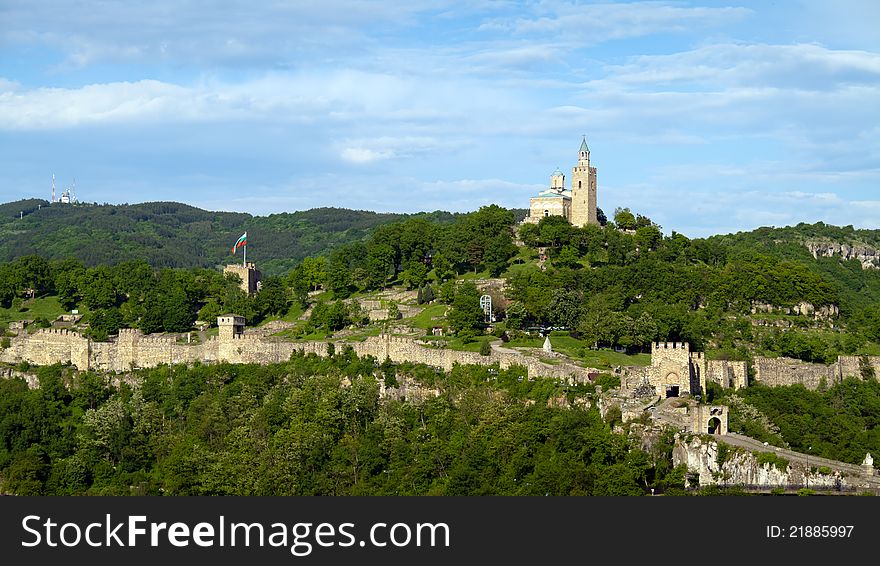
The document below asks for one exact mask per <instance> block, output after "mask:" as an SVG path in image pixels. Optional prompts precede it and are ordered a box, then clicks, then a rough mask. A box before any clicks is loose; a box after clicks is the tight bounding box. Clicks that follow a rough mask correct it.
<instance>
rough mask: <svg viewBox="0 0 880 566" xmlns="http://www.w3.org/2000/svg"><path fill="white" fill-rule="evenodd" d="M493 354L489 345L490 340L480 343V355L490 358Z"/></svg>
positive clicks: (484, 339)
mask: <svg viewBox="0 0 880 566" xmlns="http://www.w3.org/2000/svg"><path fill="white" fill-rule="evenodd" d="M491 353H492V346H491V345H490V344H489V339H488V338H483V339H482V340H481V341H480V355H481V356H488V355H490V354H491Z"/></svg>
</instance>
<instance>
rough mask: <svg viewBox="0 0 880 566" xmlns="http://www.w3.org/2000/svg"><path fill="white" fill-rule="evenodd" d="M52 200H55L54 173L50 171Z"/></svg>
mask: <svg viewBox="0 0 880 566" xmlns="http://www.w3.org/2000/svg"><path fill="white" fill-rule="evenodd" d="M52 202H55V173H52Z"/></svg>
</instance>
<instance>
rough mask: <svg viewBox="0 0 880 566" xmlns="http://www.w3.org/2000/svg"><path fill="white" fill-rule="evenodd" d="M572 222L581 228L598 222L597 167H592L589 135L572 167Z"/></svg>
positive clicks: (585, 138)
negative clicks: (588, 142)
mask: <svg viewBox="0 0 880 566" xmlns="http://www.w3.org/2000/svg"><path fill="white" fill-rule="evenodd" d="M571 223H572V224H573V225H574V226H577V227H579V228H581V227H583V226H586V225H587V224H588V223H589V224H598V223H599V219H598V217H597V216H596V168H595V167H590V148H589V147H587V137H586V136H584V139H583V141H581V148H580V149H579V150H578V162H577V165H575V166H574V167H572V169H571Z"/></svg>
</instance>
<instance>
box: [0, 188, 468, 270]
mask: <svg viewBox="0 0 880 566" xmlns="http://www.w3.org/2000/svg"><path fill="white" fill-rule="evenodd" d="M21 213H23V217H22V216H21ZM408 216H411V215H405V214H392V213H376V212H368V211H363V210H347V209H341V208H316V209H312V210H307V211H302V212H292V213H281V214H272V215H270V216H252V215H250V214H245V213H238V212H211V211H207V210H202V209H200V208H196V207H193V206H189V205H186V204H181V203H176V202H151V203H144V204H132V205H128V204H123V205H107V204H105V205H98V204H81V203H80V204H73V205H61V204H55V205H50V204H49V202H48V201H45V200H37V199H32V200H22V201H17V202H12V203H7V204H2V205H0V261H11V260H13V259H16V258H18V257H22V256H27V255H32V254H38V255H40V256H43V257H45V258H46V259H67V258H74V259H78V260H80V261H81V262H83V263H84V264H86V265H87V266H94V265H102V264H110V265H112V264H117V263H120V262H122V261H130V260H144V261H146V262H148V263H149V264H150V265H152V266H154V267H214V266H218V265H222V264H225V263H228V262H229V261H230V259H231V257H232V256H231V255H230V249H231V246H232V244H233V243H234V242H235V240H237V239H238V237H239V236H240V235H241V234H242V233H243V232H244V231H247V233H248V239H249V242H250V247H249V249H248V257H249V258H250V259H253V260H254V261H255V262H257V263H258V264H259V266H260V268H261V269H262V270H263V271H264V272H266V273H268V274H274V273H282V272H285V271H287V270H289V269H290V268H292V267H293V266H294V265H296V264H297V263H298V262H299V261H301V260H302V259H303V258H304V257H307V256H310V255H315V254H319V253H321V252H324V251H326V250H328V249H330V248H333V247H335V246H338V245H340V244H344V243H348V242H354V241H358V240H361V239H363V238H364V237H365V236H366V235H367V234H369V233H370V231H371V230H372V229H373V228H375V227H376V226H381V225H383V224H387V223H389V222H394V221H398V220H402V219H404V218H406V217H408ZM418 216H423V217H427V218H430V219H432V220H435V221H439V222H449V221H451V219H452V218H453V215H452V214H450V213H446V212H435V213H430V214H421V215H418Z"/></svg>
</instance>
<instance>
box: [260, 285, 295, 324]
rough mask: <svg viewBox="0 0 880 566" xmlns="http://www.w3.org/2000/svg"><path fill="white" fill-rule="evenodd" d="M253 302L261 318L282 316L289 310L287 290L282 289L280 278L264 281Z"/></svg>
mask: <svg viewBox="0 0 880 566" xmlns="http://www.w3.org/2000/svg"><path fill="white" fill-rule="evenodd" d="M255 300H256V306H257V310H259V311H260V313H261V315H263V316H267V315H278V316H282V315H285V314H287V311H288V310H290V301H289V299H288V298H287V289H286V288H285V287H284V283H283V281H282V280H281V278H280V277H267V278H266V279H264V280H263V282H262V285H261V287H260V292H259V293H257V296H256V299H255Z"/></svg>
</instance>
